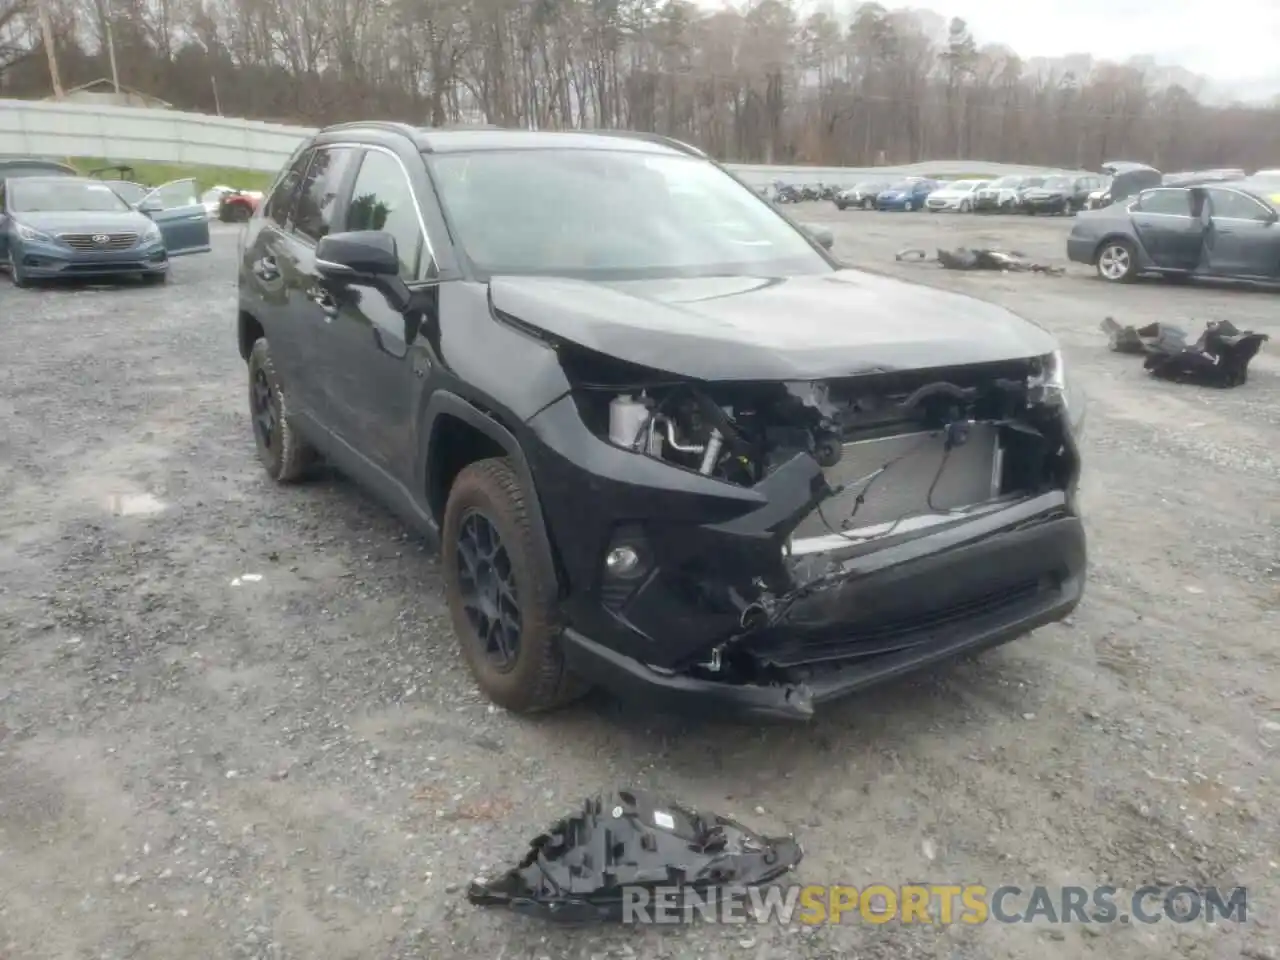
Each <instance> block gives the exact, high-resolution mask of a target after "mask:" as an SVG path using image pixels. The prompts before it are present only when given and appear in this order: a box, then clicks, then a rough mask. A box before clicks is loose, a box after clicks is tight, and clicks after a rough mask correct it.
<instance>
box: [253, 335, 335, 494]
mask: <svg viewBox="0 0 1280 960" xmlns="http://www.w3.org/2000/svg"><path fill="white" fill-rule="evenodd" d="M249 414H250V417H251V422H252V424H253V438H254V441H255V442H256V444H257V447H258V459H259V460H260V461H261V462H262V466H263V468H264V469H265V470H266V471H267V476H269V477H270V478H271V479H272V480H274V481H275V482H276V483H281V484H285V483H297V482H298V481H299V480H301V479H303V478H304V477H305V476H306V474H307V472H308V470H309V469H310V468H311V466H312V465H313V464H314V463H315V462H316V460H317V459H319V457H318V455H317V453H316V450H315V448H314V447H312V446H311V444H309V443H307V441H306V440H304V439H303V437H302V434H301V433H299V432H298V430H297V427H296V426H295V425H294V423H293V419H292V417H291V416H290V414H289V404H288V401H287V399H286V397H285V393H284V390H283V388H282V387H281V386H280V378H279V377H278V376H276V371H275V367H274V366H273V365H272V363H271V350H270V348H269V347H268V346H267V339H266V337H259V338H258V340H257V341H256V342H255V343H254V345H253V349H252V350H251V351H249Z"/></svg>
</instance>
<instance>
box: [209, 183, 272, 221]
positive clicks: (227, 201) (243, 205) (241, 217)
mask: <svg viewBox="0 0 1280 960" xmlns="http://www.w3.org/2000/svg"><path fill="white" fill-rule="evenodd" d="M261 202H262V193H261V191H258V190H233V191H232V192H230V193H227V194H224V195H223V197H222V200H221V201H219V203H218V219H219V220H221V221H222V222H223V223H244V222H245V221H246V220H248V219H249V218H250V217H252V216H253V214H254V211H256V210H257V209H258V204H260V203H261Z"/></svg>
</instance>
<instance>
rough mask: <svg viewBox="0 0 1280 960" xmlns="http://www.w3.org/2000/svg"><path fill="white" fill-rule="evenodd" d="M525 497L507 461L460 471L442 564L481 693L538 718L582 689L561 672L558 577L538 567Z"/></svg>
mask: <svg viewBox="0 0 1280 960" xmlns="http://www.w3.org/2000/svg"><path fill="white" fill-rule="evenodd" d="M525 495H526V494H525V491H524V490H523V489H522V488H521V485H520V480H519V478H518V477H517V476H516V473H515V471H514V470H513V469H512V468H511V464H510V462H509V461H507V460H506V459H489V460H481V461H478V462H477V463H473V464H471V465H470V466H468V467H466V468H464V469H463V470H462V472H461V473H459V474H458V477H457V479H456V480H454V482H453V486H452V487H451V488H450V490H449V501H448V503H447V504H446V506H445V512H444V527H443V530H442V531H441V554H442V556H441V561H442V565H443V573H444V581H445V594H446V597H447V598H448V601H449V613H450V615H451V617H452V619H453V629H454V632H455V633H456V634H457V636H458V643H459V646H460V647H461V650H462V656H463V659H465V660H466V662H467V666H468V667H469V668H470V670H471V675H472V676H473V677H474V678H475V681H476V684H477V685H478V686H479V687H480V690H481V692H482V693H484V695H485V696H486V697H488V698H489V699H490V700H492V701H493V702H494V703H496V704H497V705H498V706H500V707H504V708H506V709H507V710H511V711H512V712H514V713H538V712H542V711H546V710H551V709H553V708H555V707H558V706H561V705H563V704H565V703H567V702H569V701H570V700H573V699H575V698H576V697H578V696H580V695H581V694H582V693H583V692H585V690H586V686H585V685H584V684H583V683H582V682H581V681H580V680H578V679H577V678H576V677H575V676H574V675H573V674H571V673H570V672H569V670H568V668H567V667H566V666H565V662H564V654H563V649H562V647H561V644H560V631H559V628H558V626H557V621H556V616H555V611H554V609H553V608H552V600H551V598H552V597H553V596H554V590H553V589H552V588H553V586H554V576H555V571H553V570H548V569H545V564H544V563H542V562H541V561H540V560H539V557H538V552H537V550H536V549H535V540H534V533H533V529H534V528H533V521H532V519H531V518H530V516H529V514H528V512H527V510H526V509H525Z"/></svg>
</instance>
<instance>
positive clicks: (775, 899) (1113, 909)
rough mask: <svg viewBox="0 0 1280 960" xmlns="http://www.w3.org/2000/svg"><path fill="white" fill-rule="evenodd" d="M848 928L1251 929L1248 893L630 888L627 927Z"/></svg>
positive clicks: (625, 892)
mask: <svg viewBox="0 0 1280 960" xmlns="http://www.w3.org/2000/svg"><path fill="white" fill-rule="evenodd" d="M695 918H697V919H699V920H703V921H709V922H713V923H780V924H788V925H789V924H807V925H818V924H838V923H872V924H882V923H891V922H898V923H904V924H928V925H934V924H939V925H948V924H954V923H960V924H981V923H1005V924H1008V923H1050V924H1058V923H1102V924H1107V923H1143V924H1152V923H1220V922H1223V921H1234V922H1237V923H1242V922H1244V921H1245V920H1247V919H1248V892H1247V890H1246V889H1245V888H1244V887H1232V888H1230V889H1221V888H1218V887H1190V886H1155V885H1152V886H1143V887H1138V888H1137V889H1136V890H1132V891H1121V890H1120V889H1119V888H1118V887H1112V886H1099V887H1076V886H1064V887H1046V886H1038V885H1037V886H1026V887H1021V886H1015V885H1003V886H998V887H986V886H983V885H981V884H908V885H903V886H889V885H887V884H871V885H870V886H865V887H854V886H844V885H835V886H789V887H768V888H763V889H762V888H759V887H722V888H720V889H718V890H708V891H703V892H699V891H694V890H690V889H688V888H680V887H657V888H646V887H623V888H622V920H623V922H624V923H652V924H674V923H685V922H688V921H690V920H692V919H695Z"/></svg>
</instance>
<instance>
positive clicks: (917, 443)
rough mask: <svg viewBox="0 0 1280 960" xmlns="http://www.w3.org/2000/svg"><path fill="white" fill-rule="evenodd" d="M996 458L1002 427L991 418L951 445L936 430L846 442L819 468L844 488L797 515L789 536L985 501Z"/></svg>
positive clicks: (994, 487) (995, 478)
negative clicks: (838, 456) (807, 512)
mask: <svg viewBox="0 0 1280 960" xmlns="http://www.w3.org/2000/svg"><path fill="white" fill-rule="evenodd" d="M1001 463H1002V460H1001V453H1000V432H999V428H998V427H997V426H996V425H995V424H991V423H975V424H973V425H972V426H971V427H970V431H969V437H968V439H967V441H966V442H965V443H964V444H962V445H960V446H957V447H954V448H952V449H951V450H947V447H946V441H945V438H944V436H943V435H942V432H941V431H937V432H934V433H929V432H923V433H910V434H898V435H896V436H890V437H880V438H876V439H873V440H856V441H853V442H851V443H846V444H845V445H844V449H843V452H842V456H841V459H840V462H839V463H837V464H836V465H835V466H834V467H828V468H827V469H826V470H825V471H823V472H824V473H825V475H826V478H827V483H829V484H830V485H831V486H832V487H835V488H841V487H843V488H844V489H843V490H842V491H841V492H840V493H839V494H837V495H836V496H834V497H831V498H830V499H828V500H826V501H824V502H823V503H822V504H821V505H820V507H819V509H818V510H815V511H814V512H813V513H811V514H810V515H809V516H808V517H806V518H805V519H804V520H802V521H801V522H800V524H799V525H798V526H797V527H796V529H795V532H794V533H793V534H792V536H793V537H794V538H795V539H796V540H804V539H807V538H809V537H821V536H825V535H828V534H832V533H838V532H841V531H847V532H848V533H851V534H852V533H856V532H857V530H858V529H859V528H860V527H867V526H872V525H874V524H879V523H888V522H892V521H894V520H897V519H899V518H901V517H912V516H924V515H926V514H931V513H940V512H945V511H947V510H954V509H956V508H959V507H967V506H972V505H973V504H979V503H985V502H987V501H988V500H992V499H994V498H995V497H996V496H998V495H999V492H1000V488H999V482H1000V470H1001ZM886 466H887V469H885V470H884V472H883V474H880V475H878V476H876V475H875V474H876V472H877V471H878V470H880V468H882V467H886ZM869 477H870V478H871V479H870V480H868V479H867V478H869ZM846 484H847V486H846ZM860 494H861V495H862V501H861V503H859V502H858V499H859V495H860Z"/></svg>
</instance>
